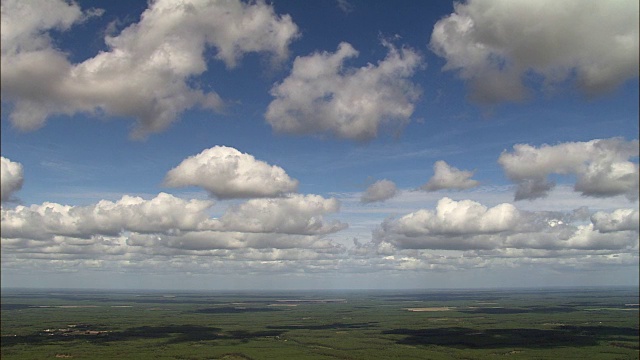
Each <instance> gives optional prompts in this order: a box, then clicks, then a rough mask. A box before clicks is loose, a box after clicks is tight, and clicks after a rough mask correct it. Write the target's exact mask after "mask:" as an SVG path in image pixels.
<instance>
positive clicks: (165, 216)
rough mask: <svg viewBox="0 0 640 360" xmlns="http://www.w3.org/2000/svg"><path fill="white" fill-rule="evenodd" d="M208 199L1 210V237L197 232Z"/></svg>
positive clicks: (133, 199) (131, 199) (203, 223)
mask: <svg viewBox="0 0 640 360" xmlns="http://www.w3.org/2000/svg"><path fill="white" fill-rule="evenodd" d="M212 205H213V202H212V201H207V200H183V199H179V198H176V197H174V196H172V195H169V194H166V193H160V194H158V195H157V196H156V197H155V198H153V199H151V200H144V199H142V198H140V197H133V196H123V197H122V198H121V199H120V200H118V201H116V202H112V201H107V200H102V201H100V202H98V203H97V204H95V205H90V206H68V205H61V204H56V203H44V204H42V205H31V206H29V207H26V206H17V207H16V208H15V209H10V210H5V209H2V237H3V238H24V239H32V240H46V239H51V238H54V237H55V236H69V237H76V238H84V239H86V238H91V237H92V236H96V235H109V236H115V235H117V234H120V233H121V232H123V231H131V232H141V233H163V232H176V231H184V230H197V229H198V228H200V227H202V226H206V223H207V221H208V219H209V216H208V214H207V213H206V210H207V209H208V208H210V207H211V206H212Z"/></svg>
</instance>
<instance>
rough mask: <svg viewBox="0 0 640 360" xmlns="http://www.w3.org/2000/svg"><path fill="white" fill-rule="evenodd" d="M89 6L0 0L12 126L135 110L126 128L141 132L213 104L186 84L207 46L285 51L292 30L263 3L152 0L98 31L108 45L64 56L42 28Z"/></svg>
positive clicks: (231, 52)
mask: <svg viewBox="0 0 640 360" xmlns="http://www.w3.org/2000/svg"><path fill="white" fill-rule="evenodd" d="M96 13H97V14H99V13H100V12H99V11H98V12H96V11H87V12H84V13H83V12H82V10H81V9H80V8H79V7H78V5H76V4H75V3H67V2H64V1H29V2H23V1H18V0H7V1H3V2H2V73H1V74H2V96H3V99H5V100H11V101H13V102H14V104H15V106H14V108H13V110H12V113H11V114H10V120H11V122H12V123H13V124H14V125H15V126H16V127H18V128H20V129H23V130H33V129H37V128H39V127H41V126H43V124H44V123H45V121H46V119H47V117H49V116H50V115H52V114H68V115H72V114H74V113H77V112H86V113H95V114H102V113H106V114H109V115H114V116H125V117H132V118H135V119H136V127H135V129H134V132H133V133H132V135H133V136H134V137H143V136H145V135H147V134H148V133H151V132H158V131H161V130H163V129H165V128H166V127H167V126H168V125H169V124H171V123H172V122H174V121H175V120H176V117H177V116H178V115H179V114H180V113H181V112H182V111H184V110H186V109H188V108H191V107H193V106H200V107H202V108H206V109H214V110H219V109H221V107H222V106H223V102H222V100H221V99H220V97H219V96H218V95H217V94H216V93H215V92H204V91H203V90H201V89H198V88H196V87H193V86H192V85H191V84H190V80H191V79H193V78H194V77H196V76H198V75H200V74H202V73H203V72H205V71H206V69H207V63H206V59H205V57H204V53H205V50H206V49H207V48H208V47H213V48H215V49H216V50H217V52H216V58H217V59H219V60H221V61H223V62H224V63H225V64H226V65H227V66H228V67H234V66H235V65H236V64H237V62H238V60H239V59H240V58H241V57H242V56H243V55H244V54H245V53H248V52H266V53H270V54H271V55H272V57H273V59H274V61H279V60H282V59H285V58H286V57H287V56H288V45H289V43H290V42H291V41H292V40H293V39H295V38H296V37H297V36H298V29H297V26H296V25H295V24H294V23H293V22H292V20H291V18H290V17H289V16H288V15H284V16H279V15H277V14H275V12H274V10H273V7H272V6H271V5H268V4H266V3H265V2H264V1H257V2H255V3H249V4H246V3H243V2H241V1H239V0H225V1H213V2H212V1H206V0H191V1H187V2H177V1H173V0H158V1H153V2H150V5H149V8H148V9H146V10H145V11H144V13H143V14H142V16H141V18H140V21H139V22H138V23H135V24H132V25H130V26H129V27H127V28H126V29H124V30H123V31H122V32H121V33H120V34H118V35H116V36H107V37H106V38H105V42H106V45H107V46H108V50H107V51H104V52H101V53H99V54H98V55H96V56H95V57H92V58H89V59H87V60H85V61H84V62H82V63H78V64H72V63H71V62H70V61H69V60H68V58H67V55H66V54H64V53H63V52H61V51H59V50H57V49H55V48H54V46H53V44H52V41H51V39H50V37H49V32H50V31H51V30H59V31H64V30H67V29H69V28H70V27H71V26H72V25H73V24H75V23H78V22H81V21H83V20H84V19H86V17H87V16H90V15H92V14H96Z"/></svg>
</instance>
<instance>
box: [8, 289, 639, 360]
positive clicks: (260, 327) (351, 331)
mask: <svg viewBox="0 0 640 360" xmlns="http://www.w3.org/2000/svg"><path fill="white" fill-rule="evenodd" d="M1 324H2V331H1V335H2V343H1V357H2V359H55V358H71V359H122V358H135V359H228V360H232V359H502V358H508V359H638V344H639V337H638V289H637V288H610V289H577V288H576V289H542V290H533V289H527V290H523V289H517V290H513V289H512V290H507V289H505V290H440V291H438V290H425V291H352V292H349V291H316V292H309V291H307V292H256V293H251V292H235V293H227V292H197V293H196V292H189V293H187V292H167V291H165V292H150V291H146V292H143V291H140V292H135V291H97V290H96V291H70V290H38V291H36V290H19V289H3V290H2V323H1Z"/></svg>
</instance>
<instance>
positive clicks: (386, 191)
mask: <svg viewBox="0 0 640 360" xmlns="http://www.w3.org/2000/svg"><path fill="white" fill-rule="evenodd" d="M397 193H398V188H397V187H396V184H395V183H394V182H393V181H391V180H386V179H384V180H378V181H376V182H375V183H373V184H371V186H369V187H368V188H367V190H366V191H365V192H364V193H363V194H362V196H361V197H360V202H362V203H365V204H367V203H372V202H376V201H385V200H388V199H391V198H392V197H394V196H396V194H397Z"/></svg>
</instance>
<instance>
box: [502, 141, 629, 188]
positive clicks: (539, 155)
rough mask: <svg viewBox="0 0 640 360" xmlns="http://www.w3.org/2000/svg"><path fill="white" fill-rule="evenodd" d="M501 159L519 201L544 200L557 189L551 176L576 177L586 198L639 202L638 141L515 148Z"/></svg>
mask: <svg viewBox="0 0 640 360" xmlns="http://www.w3.org/2000/svg"><path fill="white" fill-rule="evenodd" d="M513 149H514V151H513V152H512V153H509V152H506V151H505V152H503V153H502V154H501V155H500V158H499V159H498V162H499V163H500V165H502V167H503V169H504V171H505V172H506V174H507V176H508V177H509V178H510V179H511V180H513V181H515V182H516V183H517V184H518V189H517V191H516V197H515V199H516V200H521V199H535V198H539V197H544V196H546V195H547V193H548V191H549V190H550V189H552V188H553V186H554V184H553V183H551V182H550V181H549V180H548V179H547V177H548V176H549V175H550V174H562V175H566V174H575V175H576V176H577V182H576V184H575V190H576V191H579V192H581V193H582V194H583V195H586V196H594V197H609V196H616V195H625V196H626V197H627V198H628V199H629V200H632V201H633V200H637V199H638V174H639V173H638V164H635V163H633V162H631V161H629V158H631V157H635V156H638V140H633V141H625V140H623V139H620V138H611V139H596V140H591V141H588V142H568V143H561V144H558V145H546V144H545V145H542V146H540V147H539V148H536V147H534V146H531V145H528V144H518V145H514V147H513Z"/></svg>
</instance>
